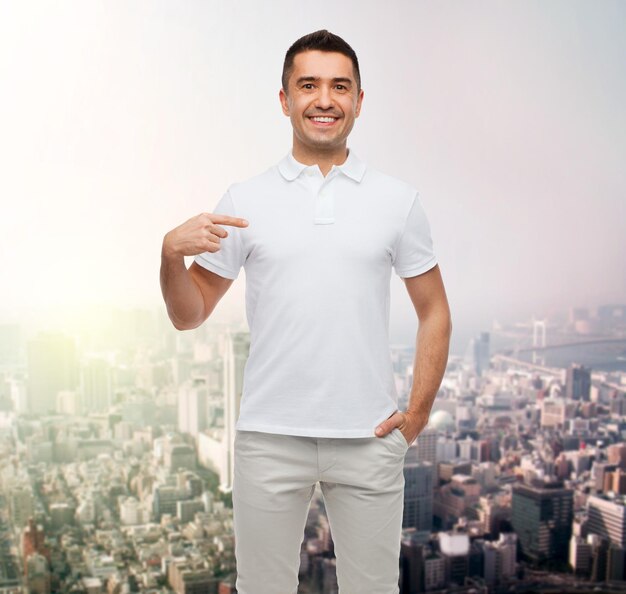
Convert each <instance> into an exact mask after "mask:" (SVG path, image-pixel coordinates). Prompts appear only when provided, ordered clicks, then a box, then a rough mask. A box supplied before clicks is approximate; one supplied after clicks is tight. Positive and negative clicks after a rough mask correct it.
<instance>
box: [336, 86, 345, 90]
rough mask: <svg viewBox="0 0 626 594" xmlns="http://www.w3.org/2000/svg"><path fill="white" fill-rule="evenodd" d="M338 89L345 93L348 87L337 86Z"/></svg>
mask: <svg viewBox="0 0 626 594" xmlns="http://www.w3.org/2000/svg"><path fill="white" fill-rule="evenodd" d="M337 88H338V89H339V90H340V91H345V89H346V87H344V86H343V85H337Z"/></svg>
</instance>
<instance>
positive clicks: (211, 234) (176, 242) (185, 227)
mask: <svg viewBox="0 0 626 594" xmlns="http://www.w3.org/2000/svg"><path fill="white" fill-rule="evenodd" d="M220 225H228V226H231V227H247V226H248V221H246V219H241V218H238V217H231V216H228V215H222V214H212V213H206V212H203V213H202V214H199V215H196V216H195V217H192V218H190V219H189V220H188V221H185V222H184V223H183V224H182V225H179V226H178V227H175V228H174V229H172V230H171V231H169V232H168V233H166V234H165V237H164V238H163V255H164V256H166V257H168V256H196V255H198V254H202V253H203V252H217V251H219V249H220V239H224V238H225V237H228V231H226V229H224V228H223V227H220Z"/></svg>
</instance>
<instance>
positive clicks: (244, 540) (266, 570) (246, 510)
mask: <svg viewBox="0 0 626 594" xmlns="http://www.w3.org/2000/svg"><path fill="white" fill-rule="evenodd" d="M407 449H408V443H407V441H406V439H405V438H404V435H403V434H402V432H401V431H400V430H399V429H394V430H393V431H391V433H388V434H387V435H385V436H384V437H359V438H328V437H319V438H318V437H303V436H294V435H282V434H275V433H263V432H259V431H237V432H236V435H235V463H234V464H235V466H234V473H235V474H234V479H233V514H234V528H235V556H236V561H237V583H236V587H237V593H238V594H297V590H298V572H299V568H300V546H301V544H302V541H303V539H304V527H305V524H306V520H307V516H308V512H309V506H310V503H311V498H312V496H313V493H314V491H315V487H316V484H317V483H318V482H319V484H320V488H321V491H322V495H323V497H324V504H325V508H326V513H327V514H328V520H329V524H330V530H331V535H332V538H333V542H334V545H335V556H336V557H337V581H338V584H339V594H398V592H399V587H398V579H399V558H400V537H401V530H402V511H403V505H404V473H403V466H404V457H405V454H406V452H407Z"/></svg>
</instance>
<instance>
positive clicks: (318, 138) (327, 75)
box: [280, 50, 363, 152]
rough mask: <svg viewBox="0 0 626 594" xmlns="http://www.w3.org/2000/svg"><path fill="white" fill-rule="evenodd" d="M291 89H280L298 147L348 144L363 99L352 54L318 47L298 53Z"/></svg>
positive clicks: (326, 148)
mask: <svg viewBox="0 0 626 594" xmlns="http://www.w3.org/2000/svg"><path fill="white" fill-rule="evenodd" d="M287 90H288V93H285V91H284V90H283V89H281V90H280V101H281V104H282V108H283V113H284V114H285V115H287V116H289V118H290V119H291V125H292V126H293V132H294V147H295V145H296V144H300V145H301V147H302V148H304V149H305V150H308V151H313V152H315V151H324V152H326V151H329V150H331V151H332V150H336V149H340V148H342V147H344V146H345V143H346V139H347V138H348V135H349V134H350V131H351V130H352V126H353V125H354V120H355V118H357V117H358V116H359V113H360V111H361V102H362V101H363V90H361V91H358V90H357V84H356V79H355V76H354V69H353V67H352V60H350V58H348V56H344V55H343V54H340V53H337V52H321V51H317V50H314V51H306V52H302V53H300V54H297V55H296V56H295V57H294V61H293V70H292V72H291V76H290V77H289V85H288V89H287ZM320 117H321V118H322V119H319V118H320Z"/></svg>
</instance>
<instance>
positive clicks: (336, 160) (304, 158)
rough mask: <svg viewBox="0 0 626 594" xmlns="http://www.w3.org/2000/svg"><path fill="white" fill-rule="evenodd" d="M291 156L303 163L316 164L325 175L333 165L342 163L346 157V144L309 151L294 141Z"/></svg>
mask: <svg viewBox="0 0 626 594" xmlns="http://www.w3.org/2000/svg"><path fill="white" fill-rule="evenodd" d="M292 154H293V158H294V159H295V160H296V161H299V162H300V163H304V164H305V165H318V166H319V168H320V171H321V172H322V175H323V176H324V177H326V175H328V172H329V171H330V170H331V169H332V168H333V165H343V164H344V163H345V161H346V159H347V158H348V149H347V146H346V144H344V145H343V146H341V147H339V148H336V149H332V150H329V151H311V150H309V149H307V147H304V146H302V145H300V144H296V143H294V145H293V149H292Z"/></svg>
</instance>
